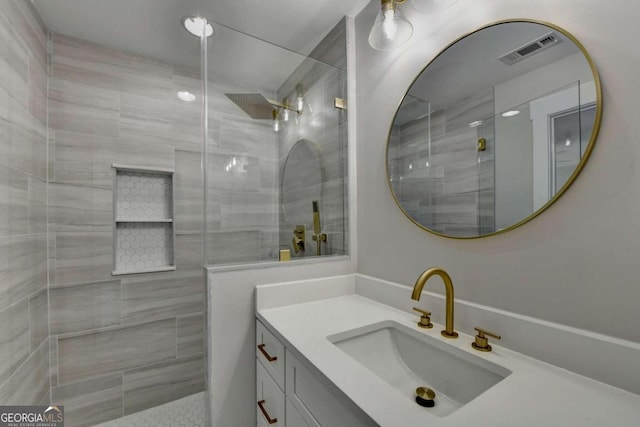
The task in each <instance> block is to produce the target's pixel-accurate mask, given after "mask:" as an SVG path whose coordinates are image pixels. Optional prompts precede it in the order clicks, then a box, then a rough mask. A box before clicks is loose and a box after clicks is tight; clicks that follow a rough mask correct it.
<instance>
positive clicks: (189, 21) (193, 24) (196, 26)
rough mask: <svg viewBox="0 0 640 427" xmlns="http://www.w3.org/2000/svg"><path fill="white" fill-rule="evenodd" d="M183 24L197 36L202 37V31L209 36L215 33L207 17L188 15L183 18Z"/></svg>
mask: <svg viewBox="0 0 640 427" xmlns="http://www.w3.org/2000/svg"><path fill="white" fill-rule="evenodd" d="M182 26H183V27H184V28H185V29H186V30H187V31H188V32H190V33H191V34H193V35H194V36H196V37H202V33H204V34H205V36H207V37H209V36H211V34H213V27H212V26H211V24H210V23H208V22H207V20H206V19H205V18H201V17H199V16H187V17H185V18H182Z"/></svg>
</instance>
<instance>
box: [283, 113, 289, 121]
mask: <svg viewBox="0 0 640 427" xmlns="http://www.w3.org/2000/svg"><path fill="white" fill-rule="evenodd" d="M282 121H285V122H288V121H289V110H284V113H283V114H282Z"/></svg>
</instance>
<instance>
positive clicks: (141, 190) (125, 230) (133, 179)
mask: <svg viewBox="0 0 640 427" xmlns="http://www.w3.org/2000/svg"><path fill="white" fill-rule="evenodd" d="M114 168H115V185H114V188H115V189H116V191H115V192H114V206H115V211H114V213H115V223H116V226H115V236H114V242H115V243H114V246H115V247H114V273H113V274H116V275H117V274H128V273H139V272H150V271H165V270H173V269H175V261H174V248H173V241H174V230H173V173H172V172H168V171H155V170H139V169H134V168H129V167H120V166H114Z"/></svg>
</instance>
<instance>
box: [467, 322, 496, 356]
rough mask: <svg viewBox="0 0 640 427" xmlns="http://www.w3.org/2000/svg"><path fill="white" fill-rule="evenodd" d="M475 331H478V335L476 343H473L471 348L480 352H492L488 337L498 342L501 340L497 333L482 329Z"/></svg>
mask: <svg viewBox="0 0 640 427" xmlns="http://www.w3.org/2000/svg"><path fill="white" fill-rule="evenodd" d="M474 329H475V330H476V331H478V335H476V340H475V342H473V343H471V347H473V348H475V349H476V350H478V351H491V346H490V345H489V339H488V338H487V335H488V336H490V337H493V338H495V339H497V340H499V339H500V338H501V337H500V335H498V334H496V333H495V332H491V331H487V330H486V329H482V328H474Z"/></svg>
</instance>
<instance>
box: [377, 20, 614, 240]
mask: <svg viewBox="0 0 640 427" xmlns="http://www.w3.org/2000/svg"><path fill="white" fill-rule="evenodd" d="M600 99H601V97H600V84H599V80H598V77H597V73H596V72H595V68H594V67H593V64H592V63H591V60H590V58H589V57H588V54H587V53H586V51H585V50H584V49H583V48H582V46H581V45H580V44H579V43H578V42H577V40H575V38H574V37H573V36H571V35H570V34H568V33H566V32H565V31H564V30H562V29H560V28H558V27H556V26H553V25H551V24H542V23H538V22H530V21H515V22H514V21H512V22H501V23H497V24H494V25H491V26H488V27H485V28H483V29H480V30H478V31H476V32H474V33H471V34H470V35H468V36H466V37H464V38H462V39H460V40H458V41H457V42H455V43H453V44H452V45H450V46H449V47H448V48H447V49H445V50H444V51H443V52H442V53H441V54H440V55H438V56H437V57H436V58H435V59H434V60H433V61H432V62H431V63H430V64H429V65H428V66H427V67H426V68H425V69H424V70H423V71H422V72H421V74H420V75H419V76H418V77H417V78H416V80H415V81H414V82H413V84H412V85H411V87H410V88H409V90H408V91H407V94H406V95H405V97H404V99H403V101H402V103H401V105H400V107H399V109H398V111H397V112H396V116H395V118H394V121H393V124H392V126H391V130H390V133H389V141H388V148H387V173H388V179H389V185H390V188H391V190H392V193H393V195H394V198H395V199H396V201H397V202H398V205H399V206H400V208H401V209H402V210H403V211H404V213H405V214H406V215H407V216H408V217H409V218H410V219H411V220H412V221H414V222H415V223H416V224H417V225H419V226H421V227H422V228H424V229H426V230H427V231H431V232H434V233H436V234H441V235H444V236H449V237H457V238H475V237H482V236H486V235H491V234H494V233H498V232H501V231H506V230H509V229H512V228H514V227H516V226H519V225H521V224H523V223H524V222H526V221H528V220H530V219H531V218H533V217H535V216H536V215H537V214H539V213H540V212H541V211H543V210H544V209H546V208H547V207H548V206H549V205H551V204H552V203H553V202H554V201H555V200H556V199H557V198H558V197H559V196H560V195H561V194H562V193H563V192H564V191H565V190H566V189H567V188H568V187H569V186H570V184H571V183H572V182H573V180H574V179H575V177H576V176H577V174H578V173H579V171H580V170H581V169H582V167H583V165H584V162H585V161H586V159H587V157H588V156H589V154H590V152H591V150H592V148H593V144H594V142H595V138H596V135H597V131H598V128H599V122H600V116H601V113H602V111H601V101H600Z"/></svg>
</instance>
